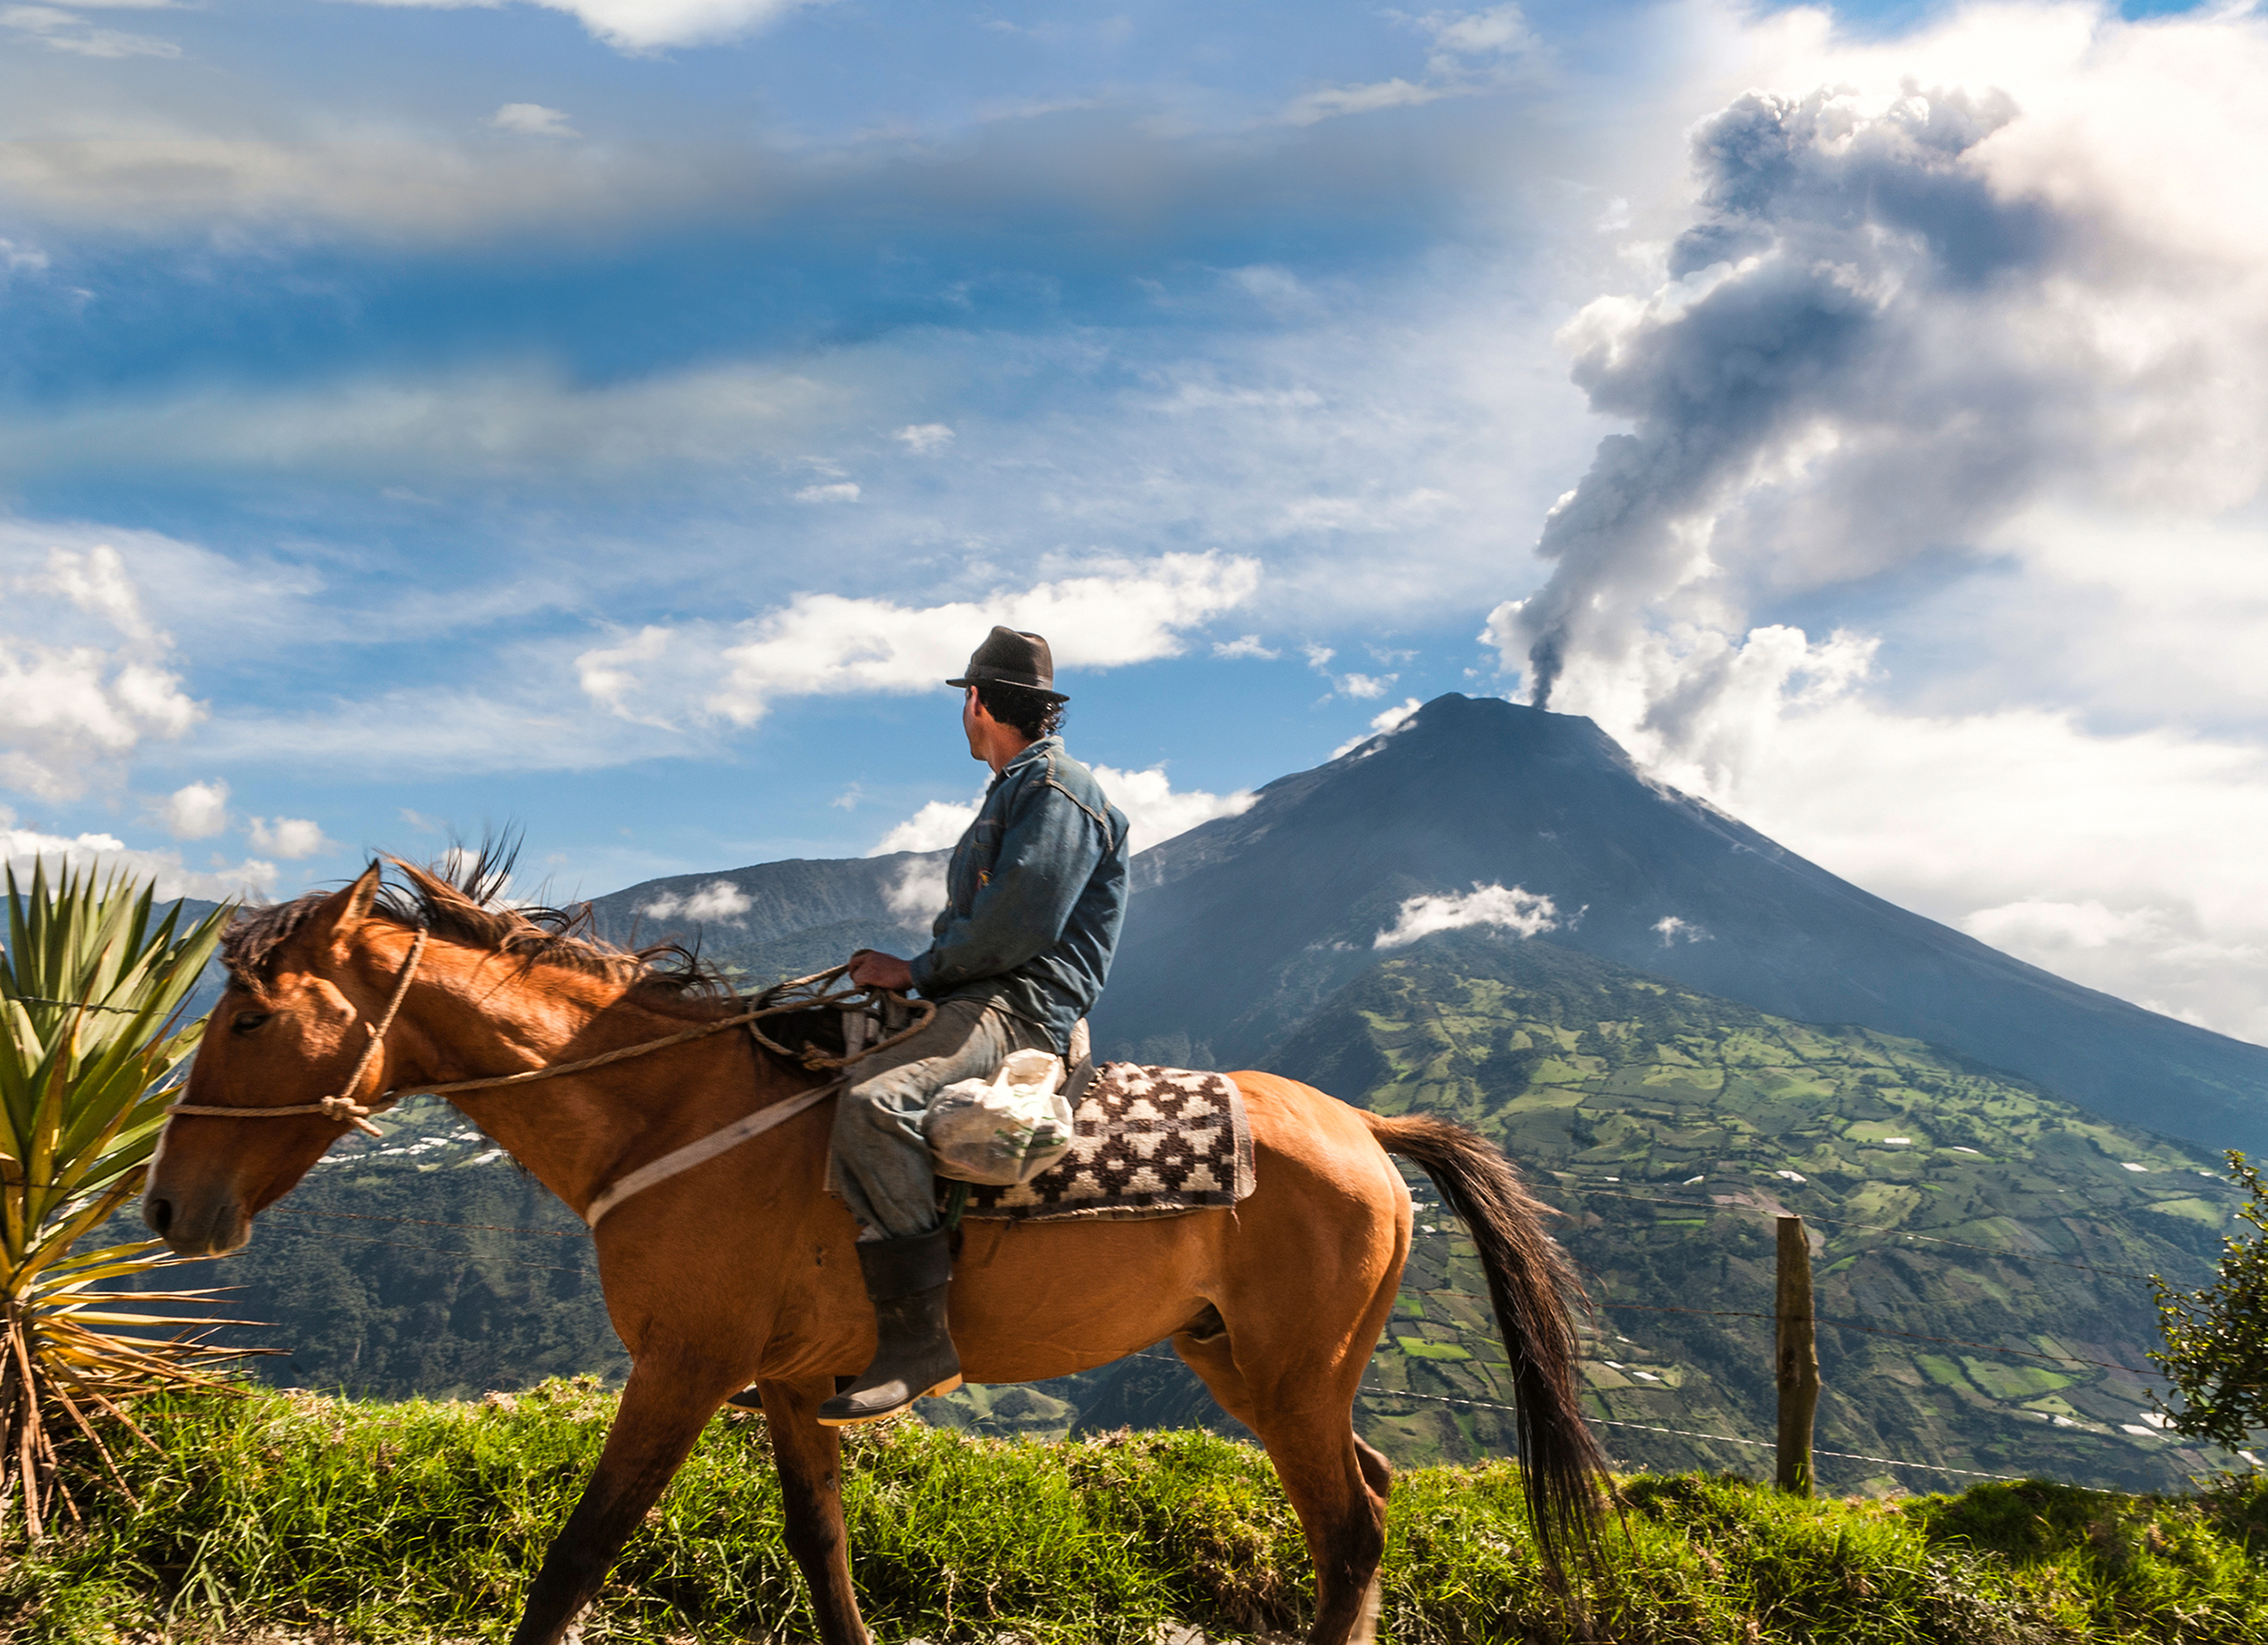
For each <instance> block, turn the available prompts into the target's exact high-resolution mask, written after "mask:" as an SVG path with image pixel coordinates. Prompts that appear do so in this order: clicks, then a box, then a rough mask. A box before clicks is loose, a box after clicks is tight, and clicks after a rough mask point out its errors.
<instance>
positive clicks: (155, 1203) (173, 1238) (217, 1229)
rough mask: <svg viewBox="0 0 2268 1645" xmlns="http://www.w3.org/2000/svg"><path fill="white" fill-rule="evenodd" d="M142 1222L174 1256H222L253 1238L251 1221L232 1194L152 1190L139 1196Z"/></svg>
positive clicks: (238, 1200) (241, 1201)
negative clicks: (162, 1241)
mask: <svg viewBox="0 0 2268 1645" xmlns="http://www.w3.org/2000/svg"><path fill="white" fill-rule="evenodd" d="M142 1220H143V1221H144V1222H146V1223H148V1224H149V1225H150V1231H151V1233H153V1234H155V1235H156V1236H158V1238H159V1239H162V1240H164V1241H165V1242H166V1245H167V1246H168V1247H169V1248H170V1249H171V1250H173V1254H174V1255H175V1256H176V1257H225V1256H226V1255H227V1254H228V1253H229V1252H230V1251H232V1250H237V1249H238V1248H239V1247H240V1246H241V1245H243V1243H245V1242H246V1241H247V1240H248V1239H250V1238H251V1237H252V1219H251V1218H249V1217H247V1215H245V1213H244V1201H243V1200H241V1199H239V1198H238V1197H237V1196H236V1195H234V1194H232V1193H223V1194H202V1195H201V1194H183V1193H180V1192H179V1191H167V1190H166V1189H163V1188H152V1189H151V1190H150V1191H149V1192H147V1193H145V1194H144V1195H143V1196H142Z"/></svg>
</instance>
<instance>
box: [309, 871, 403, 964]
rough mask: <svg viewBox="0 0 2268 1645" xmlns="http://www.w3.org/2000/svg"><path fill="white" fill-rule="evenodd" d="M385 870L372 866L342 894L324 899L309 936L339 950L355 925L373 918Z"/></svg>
mask: <svg viewBox="0 0 2268 1645" xmlns="http://www.w3.org/2000/svg"><path fill="white" fill-rule="evenodd" d="M384 874H385V871H384V869H383V868H381V867H380V866H379V864H377V863H372V864H371V865H370V867H367V868H365V869H364V870H363V871H362V877H361V878H360V879H358V880H357V881H356V882H354V883H353V884H352V885H350V886H349V887H347V889H345V890H343V891H335V892H333V893H332V894H331V895H330V896H328V897H326V898H324V899H323V904H322V906H321V907H320V908H318V909H317V910H316V911H315V912H314V915H313V918H310V919H309V920H308V921H307V934H308V935H309V936H311V937H313V939H314V940H315V941H317V942H319V943H321V944H323V945H324V946H326V947H332V948H335V947H336V946H337V945H338V944H339V943H340V942H341V941H343V940H344V939H346V938H347V937H348V936H350V935H351V934H352V933H353V932H354V929H355V927H356V926H359V925H361V924H362V922H363V921H364V920H365V919H368V918H370V911H371V909H372V906H374V905H375V904H376V903H377V902H378V886H379V880H380V879H382V878H383V877H384Z"/></svg>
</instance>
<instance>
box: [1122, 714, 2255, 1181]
mask: <svg viewBox="0 0 2268 1645" xmlns="http://www.w3.org/2000/svg"><path fill="white" fill-rule="evenodd" d="M1137 870H1138V872H1137V884H1138V892H1137V895H1136V897H1135V901H1134V904H1133V906H1132V908H1131V910H1130V913H1129V916H1128V920H1127V932H1126V939H1125V942H1124V946H1123V948H1122V949H1121V952H1120V955H1119V957H1118V961H1117V964H1116V969H1115V970H1114V971H1113V974H1112V976H1111V979H1110V986H1109V990H1108V992H1107V993H1106V994H1105V996H1104V999H1103V1002H1102V1004H1101V1007H1100V1008H1099V1009H1098V1010H1097V1012H1096V1014H1095V1027H1096V1031H1097V1034H1098V1036H1101V1039H1102V1042H1103V1043H1104V1044H1107V1045H1117V1046H1121V1047H1127V1046H1134V1045H1138V1044H1141V1043H1142V1042H1144V1041H1145V1040H1153V1039H1157V1038H1159V1037H1160V1036H1174V1035H1186V1036H1188V1037H1189V1044H1191V1046H1192V1047H1193V1052H1192V1054H1196V1052H1197V1051H1200V1050H1209V1051H1210V1053H1211V1057H1212V1058H1213V1059H1216V1060H1218V1061H1219V1062H1220V1063H1222V1064H1223V1065H1225V1066H1233V1065H1236V1064H1263V1065H1264V1064H1265V1063H1267V1062H1268V1061H1269V1059H1270V1058H1271V1057H1272V1056H1273V1054H1274V1053H1275V1051H1276V1048H1277V1047H1278V1046H1279V1045H1280V1044H1283V1043H1284V1042H1285V1038H1286V1037H1287V1036H1289V1035H1290V1034H1291V1033H1292V1031H1293V1030H1294V1029H1297V1027H1298V1026H1299V1024H1300V1022H1302V1021H1304V1020H1305V1019H1306V1018H1307V1015H1308V1014H1310V1013H1312V1012H1313V1011H1314V1009H1315V1008H1316V1007H1318V1006H1320V1005H1321V1003H1322V1000H1324V999H1326V998H1327V997H1329V995H1330V994H1331V993H1332V992H1335V991H1336V990H1337V988H1339V987H1341V986H1343V985H1345V984H1346V983H1347V982H1349V981H1351V979H1352V978H1353V977H1356V976H1358V975H1359V974H1360V973H1361V972H1362V971H1363V970H1366V969H1367V968H1368V967H1370V966H1371V965H1372V964H1373V963H1375V962H1376V961H1377V960H1378V959H1379V958H1380V957H1381V953H1380V951H1379V950H1377V949H1376V948H1374V947H1373V943H1374V941H1375V939H1376V938H1377V936H1378V935H1379V933H1381V932H1382V931H1385V930H1387V929H1388V928H1389V927H1391V926H1393V925H1394V924H1395V916H1396V913H1397V911H1398V910H1399V909H1400V907H1401V906H1402V904H1403V903H1404V901H1405V900H1406V899H1409V898H1410V897H1413V896H1421V895H1435V896H1439V895H1455V894H1462V893H1466V892H1469V891H1470V890H1471V889H1473V888H1474V887H1475V886H1476V885H1501V886H1505V887H1519V888H1521V889H1524V890H1526V891H1528V892H1529V893H1532V894H1535V895H1538V896H1548V897H1549V898H1550V899H1551V901H1552V903H1553V904H1555V905H1556V908H1557V913H1558V923H1557V928H1555V929H1552V930H1550V931H1549V932H1547V933H1545V940H1546V941H1550V942H1551V943H1553V944H1555V945H1557V946H1560V947H1564V948H1573V949H1577V950H1580V951H1581V952H1583V953H1587V954H1590V955H1596V956H1598V957H1600V958H1603V959H1609V960H1613V961H1616V962H1618V963H1622V964H1624V965H1629V966H1632V967H1635V968H1638V969H1639V970H1646V971H1650V972H1654V973H1658V974H1661V975H1663V976H1667V977H1674V978H1675V979H1676V980H1678V981H1679V982H1681V983H1683V984H1686V985H1689V986H1690V987H1693V988H1697V989H1701V990H1704V991H1705V992H1709V993H1712V994H1716V995H1719V996H1721V997H1723V998H1725V999H1728V1000H1738V1001H1740V1002H1742V1004H1745V1005H1748V1006H1750V1007H1755V1008H1756V1009H1758V1010H1763V1011H1769V1012H1771V1013H1773V1014H1777V1015H1780V1016H1785V1017H1790V1018H1793V1019H1795V1020H1798V1021H1801V1022H1850V1023H1856V1024H1859V1025H1862V1026H1865V1027H1867V1028H1873V1029H1881V1030H1884V1031H1886V1032H1889V1033H1892V1034H1899V1035H1904V1036H1911V1037H1913V1038H1916V1039H1920V1040H1924V1041H1926V1042H1928V1043H1930V1044H1935V1045H1940V1046H1943V1047H1946V1048H1948V1049H1951V1050H1954V1051H1960V1052H1962V1053H1964V1054H1966V1055H1968V1056H1971V1057H1974V1058H1977V1059H1980V1060H1981V1061H1983V1062H1985V1063H1988V1064H1990V1065H1992V1066H1996V1067H2000V1068H2005V1069H2008V1070H2011V1071H2013V1072H2014V1073H2017V1074H2019V1075H2021V1076H2022V1077H2024V1078H2026V1079H2029V1080H2034V1081H2039V1082H2040V1083H2042V1084H2043V1085H2045V1086H2047V1087H2048V1088H2051V1089H2052V1090H2054V1091H2056V1092H2058V1093H2059V1094H2060V1095H2064V1096H2066V1097H2068V1098H2069V1099H2071V1100H2072V1101H2073V1102H2076V1103H2080V1104H2081V1105H2082V1106H2084V1107H2086V1108H2088V1109H2089V1110H2093V1111H2095V1113H2098V1114H2101V1115H2103V1116H2105V1117H2107V1118H2113V1119H2117V1120H2120V1121H2123V1122H2125V1123H2130V1124H2138V1125H2149V1126H2151V1127H2153V1128H2154V1129H2157V1130H2161V1131H2166V1132H2172V1133H2174V1134H2176V1135H2178V1136H2182V1137H2185V1138H2188V1139H2191V1140H2195V1141H2198V1142H2202V1143H2205V1145H2207V1146H2208V1147H2230V1146H2235V1147H2246V1148H2249V1149H2252V1150H2256V1151H2268V1048H2263V1047H2261V1046H2257V1045H2252V1044H2245V1043H2243V1042H2242V1041H2238V1040H2234V1039H2230V1038H2228V1037H2227V1036H2222V1035H2219V1034H2214V1033H2211V1032H2208V1031H2207V1030H2205V1029H2198V1028H2194V1027H2191V1026H2190V1025H2189V1024H2187V1023H2183V1022H2176V1021H2174V1020H2173V1019H2172V1018H2170V1017H2166V1016H2161V1015H2159V1014H2156V1013H2154V1012H2149V1011H2145V1010H2143V1009H2141V1008H2140V1007H2137V1006H2132V1005H2130V1004H2127V1003H2126V1002H2125V1001H2124V1000H2117V999H2114V998H2112V997H2111V996H2110V995H2108V994H2102V993H2098V992H2095V991H2093V990H2091V989H2087V988H2082V987H2080V986H2079V985H2077V984H2074V983H2071V982H2067V981H2066V980H2065V979H2063V978H2061V977H2055V976H2052V975H2051V974H2050V973H2048V972H2046V971H2043V970H2039V969H2037V968H2036V967H2034V966H2030V965H2027V964H2025V963H2022V962H2021V961H2019V960H2016V959H2014V958H2011V957H2010V956H2009V955H2005V954H2002V953H1999V951H1998V950H1996V949H1993V948H1987V947H1985V945H1984V944H1983V943H1980V942H1977V941H1975V940H1974V939H1972V938H1970V937H1967V936H1964V935H1962V933H1959V932H1957V931H1954V930H1952V929H1950V928H1948V927H1947V926H1941V925H1939V924H1937V923H1936V922H1935V921H1933V920H1929V919H1926V918H1922V917H1921V916H1919V915H1918V914H1913V913H1911V912H1909V911H1906V910H1904V909H1901V908H1898V907H1896V906H1895V905H1894V904H1889V903H1887V902H1884V901H1883V900H1882V899H1881V898H1880V897H1877V896H1872V895H1870V894H1869V893H1867V892H1866V891H1863V890H1860V889H1859V888H1858V887H1856V886H1854V885H1852V884H1850V883H1848V882H1845V881H1843V880H1839V879H1837V878H1836V877H1835V876H1834V875H1833V874H1829V873H1828V872H1827V871H1826V870H1824V869H1823V868H1821V867H1818V866H1816V865H1815V864H1813V863H1810V862H1807V861H1805V860H1804V859H1802V858H1800V857H1798V856H1796V855H1795V854H1794V853H1793V852H1788V851H1786V850H1784V849H1783V848H1781V847H1780V846H1778V845H1775V844H1774V843H1773V842H1772V841H1771V840H1770V839H1767V838H1766V837H1764V836H1763V835H1761V834H1759V833H1757V832H1756V830H1753V829H1751V828H1749V827H1747V826H1746V825H1745V824H1743V823H1741V822H1737V821H1735V820H1734V819H1733V818H1731V817H1729V816H1727V815H1724V814H1723V813H1722V812H1719V811H1718V810H1716V809H1715V808H1712V807H1710V806H1708V805H1705V804H1704V803H1702V802H1701V801H1699V800H1693V799H1691V798H1689V797H1688V796H1685V795H1683V794H1680V793H1676V792H1675V790H1672V789H1669V788H1667V787H1664V786H1661V785H1660V784H1658V783H1655V782H1653V781H1652V780H1650V779H1649V778H1646V776H1645V775H1644V774H1643V773H1641V772H1640V771H1638V768H1637V767H1636V766H1635V765H1634V764H1633V763H1631V759H1630V758H1629V756H1627V755H1626V754H1624V752H1623V750H1622V749H1620V748H1619V747H1618V746H1617V745H1616V743H1615V742H1614V741H1613V740H1612V739H1610V738H1609V737H1608V736H1607V735H1606V734H1604V733H1603V732H1602V731H1600V730H1599V728H1598V727H1596V726H1594V725H1593V724H1592V723H1591V722H1590V721H1589V720H1587V719H1578V718H1575V717H1572V716H1568V715H1562V714H1552V713H1547V712H1543V711H1541V710H1537V709H1532V708H1525V707H1521V706H1520V705H1518V704H1512V703H1506V702H1500V701H1497V700H1493V699H1484V700H1476V699H1469V698H1466V697H1455V696H1450V697H1440V698H1437V699H1435V700H1434V701H1433V702H1432V703H1429V704H1426V705H1425V708H1423V709H1422V710H1421V711H1420V712H1418V714H1417V715H1416V716H1414V717H1413V718H1412V719H1410V721H1408V722H1407V723H1405V724H1404V725H1403V727H1400V728H1399V729H1397V730H1396V731H1395V732H1394V733H1392V734H1388V735H1385V736H1381V737H1378V738H1374V739H1373V740H1372V741H1369V742H1367V743H1366V744H1364V745H1363V746H1362V747H1361V748H1359V749H1355V750H1354V751H1352V752H1351V753H1350V754H1348V755H1346V756H1344V757H1342V758H1340V759H1337V760H1335V761H1333V762H1332V763H1329V764H1328V765H1325V766H1322V767H1319V768H1318V769H1316V770H1314V771H1304V772H1301V773H1300V774H1298V775H1296V776H1292V777H1286V778H1282V779H1280V780H1279V781H1278V782H1275V783H1272V784H1270V785H1269V786H1267V787H1266V788H1264V789H1263V790H1262V791H1261V795H1260V799H1259V801H1258V803H1257V804H1256V805H1255V806H1254V807H1253V808H1251V809H1250V810H1248V811H1247V812H1245V813H1244V814H1243V815H1241V816H1235V817H1223V818H1219V819H1216V820H1215V821H1213V822H1208V823H1206V824H1204V825H1203V826H1202V827H1200V828H1197V829H1195V830H1191V831H1189V833H1187V834H1183V835H1182V836H1180V837H1176V838H1175V839H1172V840H1168V841H1167V842H1166V843H1165V844H1164V845H1160V846H1158V847H1156V848H1154V849H1153V850H1151V851H1149V852H1144V853H1143V855H1142V856H1141V857H1140V858H1139V859H1137ZM1671 920H1674V921H1677V922H1680V923H1679V924H1677V925H1675V926H1668V927H1665V926H1664V924H1663V922H1665V921H1671Z"/></svg>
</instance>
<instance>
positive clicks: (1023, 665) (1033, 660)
mask: <svg viewBox="0 0 2268 1645" xmlns="http://www.w3.org/2000/svg"><path fill="white" fill-rule="evenodd" d="M946 684H947V685H1013V686H1014V687H1016V688H1017V689H1018V690H1023V691H1036V692H1038V693H1039V694H1040V695H1041V696H1042V697H1053V698H1054V699H1055V700H1056V701H1057V702H1058V703H1068V702H1069V701H1071V698H1069V697H1065V696H1064V694H1063V693H1062V692H1061V691H1058V690H1056V661H1055V658H1054V656H1053V655H1052V654H1051V653H1049V650H1048V643H1047V641H1046V640H1044V639H1042V638H1040V637H1039V636H1038V635H1037V634H1025V633H1020V632H1019V631H1017V630H1015V629H1012V628H996V629H994V630H993V631H991V632H990V634H987V635H986V636H985V637H984V643H983V645H979V646H978V647H977V648H976V651H975V652H974V653H972V654H971V655H970V657H969V659H968V673H967V674H965V675H962V676H961V678H960V679H958V680H947V681H946Z"/></svg>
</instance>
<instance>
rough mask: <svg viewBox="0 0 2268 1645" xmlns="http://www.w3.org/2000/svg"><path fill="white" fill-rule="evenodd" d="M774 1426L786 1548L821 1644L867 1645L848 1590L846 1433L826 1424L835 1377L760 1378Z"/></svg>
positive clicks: (766, 1414) (768, 1419)
mask: <svg viewBox="0 0 2268 1645" xmlns="http://www.w3.org/2000/svg"><path fill="white" fill-rule="evenodd" d="M756 1391H757V1392H758V1393H759V1394H761V1395H762V1397H763V1402H764V1421H765V1422H766V1424H767V1425H769V1427H770V1429H771V1438H772V1457H773V1460H774V1461H775V1462H776V1463H777V1465H778V1467H779V1477H780V1499H781V1502H782V1505H783V1507H784V1509H785V1510H786V1518H787V1527H786V1529H787V1546H788V1552H789V1553H792V1554H793V1555H795V1562H796V1564H797V1565H798V1566H799V1567H800V1568H802V1571H803V1580H804V1582H806V1584H808V1585H809V1587H810V1589H811V1612H812V1616H813V1619H814V1620H815V1621H816V1622H817V1623H818V1625H819V1638H820V1641H821V1645H868V1639H867V1634H866V1624H865V1619H863V1618H861V1617H860V1616H859V1614H858V1596H857V1595H856V1594H854V1593H852V1592H851V1551H850V1545H849V1543H848V1541H847V1540H846V1539H845V1537H844V1534H843V1430H842V1429H840V1428H830V1427H821V1426H820V1425H819V1420H818V1417H817V1415H816V1414H815V1413H817V1411H818V1409H819V1402H820V1401H821V1400H822V1399H824V1398H827V1397H828V1395H829V1394H832V1393H833V1392H834V1391H835V1379H834V1378H833V1377H830V1376H822V1377H820V1378H818V1379H817V1380H815V1381H806V1382H801V1383H757V1384H756Z"/></svg>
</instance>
